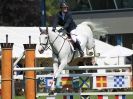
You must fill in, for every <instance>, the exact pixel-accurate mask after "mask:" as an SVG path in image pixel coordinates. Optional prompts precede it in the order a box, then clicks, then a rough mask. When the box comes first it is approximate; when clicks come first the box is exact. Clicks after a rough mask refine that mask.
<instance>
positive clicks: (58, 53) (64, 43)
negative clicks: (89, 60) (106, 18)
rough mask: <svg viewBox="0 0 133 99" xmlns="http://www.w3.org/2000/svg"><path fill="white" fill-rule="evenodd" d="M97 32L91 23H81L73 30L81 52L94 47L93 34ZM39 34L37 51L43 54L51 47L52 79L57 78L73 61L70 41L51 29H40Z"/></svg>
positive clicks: (76, 55)
mask: <svg viewBox="0 0 133 99" xmlns="http://www.w3.org/2000/svg"><path fill="white" fill-rule="evenodd" d="M97 30H98V29H97V28H96V27H95V25H94V24H93V23H92V22H82V23H81V24H79V25H78V26H77V28H76V29H75V30H74V31H75V34H74V35H77V39H78V40H79V42H80V45H81V48H82V50H83V51H84V49H85V48H87V49H88V50H90V49H92V48H94V47H95V42H94V38H93V32H94V31H95V32H96V31H97ZM101 31H102V30H101ZM40 32H41V34H40V37H39V40H40V47H39V49H38V51H39V52H40V53H43V51H44V50H45V49H47V48H48V44H50V45H51V48H52V52H53V68H54V78H57V77H58V76H59V75H60V73H61V72H62V70H63V69H64V67H65V66H67V64H68V63H69V62H70V61H71V60H72V59H73V54H74V50H73V49H72V46H71V43H70V41H69V40H68V39H66V38H64V37H63V36H62V35H61V34H60V33H58V32H57V31H56V32H53V31H52V29H51V28H46V29H41V28H40ZM98 32H100V30H98ZM78 56H79V55H78V54H75V56H74V58H76V57H78Z"/></svg>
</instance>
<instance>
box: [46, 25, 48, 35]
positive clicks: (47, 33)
mask: <svg viewBox="0 0 133 99" xmlns="http://www.w3.org/2000/svg"><path fill="white" fill-rule="evenodd" d="M46 34H48V26H46Z"/></svg>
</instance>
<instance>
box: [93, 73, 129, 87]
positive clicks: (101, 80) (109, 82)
mask: <svg viewBox="0 0 133 99" xmlns="http://www.w3.org/2000/svg"><path fill="white" fill-rule="evenodd" d="M129 87H131V78H130V76H124V75H122V76H94V77H93V89H107V88H129Z"/></svg>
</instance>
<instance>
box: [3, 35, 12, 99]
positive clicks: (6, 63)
mask: <svg viewBox="0 0 133 99" xmlns="http://www.w3.org/2000/svg"><path fill="white" fill-rule="evenodd" d="M1 48H2V63H1V65H2V67H1V68H2V74H1V76H2V82H1V87H2V95H1V99H12V97H13V96H12V73H13V72H12V70H13V69H12V48H13V43H8V35H6V43H1Z"/></svg>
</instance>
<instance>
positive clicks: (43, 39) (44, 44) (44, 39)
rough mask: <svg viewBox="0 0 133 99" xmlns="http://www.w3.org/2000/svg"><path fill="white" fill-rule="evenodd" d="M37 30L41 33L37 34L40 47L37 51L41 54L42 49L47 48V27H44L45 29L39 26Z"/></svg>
mask: <svg viewBox="0 0 133 99" xmlns="http://www.w3.org/2000/svg"><path fill="white" fill-rule="evenodd" d="M39 30H40V32H41V33H40V36H39V42H40V47H39V49H38V51H39V53H40V54H42V53H43V52H44V50H46V49H47V46H48V27H46V29H42V28H40V27H39Z"/></svg>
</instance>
